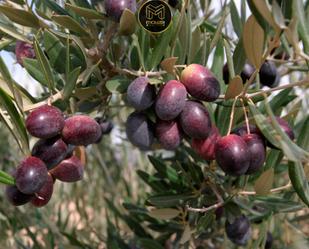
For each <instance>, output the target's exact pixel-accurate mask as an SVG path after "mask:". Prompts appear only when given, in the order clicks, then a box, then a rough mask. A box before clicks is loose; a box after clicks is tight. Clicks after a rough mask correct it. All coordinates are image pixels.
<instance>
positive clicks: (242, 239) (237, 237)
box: [225, 215, 251, 246]
mask: <svg viewBox="0 0 309 249" xmlns="http://www.w3.org/2000/svg"><path fill="white" fill-rule="evenodd" d="M225 232H226V235H227V237H228V238H229V239H230V240H231V241H232V242H233V243H234V244H236V245H240V246H243V245H246V244H247V242H248V240H249V239H250V237H251V227H250V221H249V219H248V218H247V217H246V216H244V215H241V216H239V217H236V218H235V220H234V222H233V223H229V222H228V220H227V221H226V223H225Z"/></svg>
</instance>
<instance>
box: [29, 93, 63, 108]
mask: <svg viewBox="0 0 309 249" xmlns="http://www.w3.org/2000/svg"><path fill="white" fill-rule="evenodd" d="M62 97H63V96H62V92H58V93H56V94H54V95H52V96H51V97H50V98H47V99H46V100H44V101H41V102H38V103H35V104H33V105H27V106H25V107H24V108H23V111H24V112H27V111H31V110H33V109H35V108H38V107H40V106H43V105H46V104H52V103H53V102H56V101H57V100H59V99H62Z"/></svg>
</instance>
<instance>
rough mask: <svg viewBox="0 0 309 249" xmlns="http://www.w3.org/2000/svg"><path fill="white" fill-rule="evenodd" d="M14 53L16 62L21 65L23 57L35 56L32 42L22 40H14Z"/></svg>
mask: <svg viewBox="0 0 309 249" xmlns="http://www.w3.org/2000/svg"><path fill="white" fill-rule="evenodd" d="M15 55H16V60H17V62H18V64H20V65H21V66H23V58H30V59H33V58H35V52H34V49H33V46H32V44H30V43H26V42H23V41H16V45H15Z"/></svg>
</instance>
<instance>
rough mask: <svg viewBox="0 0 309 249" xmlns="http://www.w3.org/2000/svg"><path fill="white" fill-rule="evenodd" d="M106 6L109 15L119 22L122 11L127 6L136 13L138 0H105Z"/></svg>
mask: <svg viewBox="0 0 309 249" xmlns="http://www.w3.org/2000/svg"><path fill="white" fill-rule="evenodd" d="M104 6H105V11H106V14H107V16H109V17H110V18H112V19H113V20H114V21H116V22H119V20H120V17H121V15H122V12H123V11H124V10H125V9H126V8H127V9H129V10H131V11H132V12H133V13H135V11H136V0H116V1H115V0H105V1H104Z"/></svg>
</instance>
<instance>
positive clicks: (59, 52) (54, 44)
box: [43, 30, 65, 73]
mask: <svg viewBox="0 0 309 249" xmlns="http://www.w3.org/2000/svg"><path fill="white" fill-rule="evenodd" d="M43 38H44V47H45V51H46V53H47V55H48V58H49V63H50V65H51V66H53V67H55V68H56V70H57V71H58V72H59V73H63V72H64V67H63V58H64V57H65V47H64V46H63V44H62V42H61V41H60V39H58V37H57V36H55V35H54V34H53V33H51V32H49V31H48V30H46V31H45V32H44V34H43Z"/></svg>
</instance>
